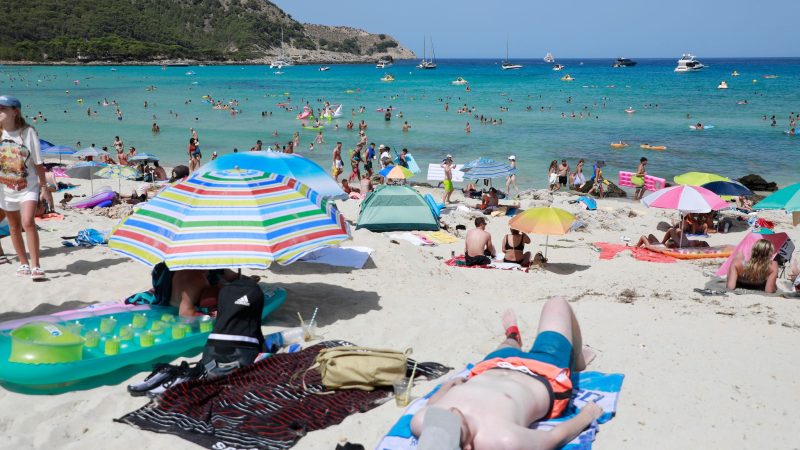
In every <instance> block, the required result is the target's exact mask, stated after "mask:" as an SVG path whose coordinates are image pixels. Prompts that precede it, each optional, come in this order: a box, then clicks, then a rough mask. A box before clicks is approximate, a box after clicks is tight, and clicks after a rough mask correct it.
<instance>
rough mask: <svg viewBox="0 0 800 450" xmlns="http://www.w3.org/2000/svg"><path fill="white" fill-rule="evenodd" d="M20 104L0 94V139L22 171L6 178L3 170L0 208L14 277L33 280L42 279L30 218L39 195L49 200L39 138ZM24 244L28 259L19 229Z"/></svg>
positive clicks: (51, 200)
mask: <svg viewBox="0 0 800 450" xmlns="http://www.w3.org/2000/svg"><path fill="white" fill-rule="evenodd" d="M20 107H21V103H20V101H19V100H17V99H16V98H14V97H10V96H6V95H0V140H2V143H0V144H2V145H3V147H4V149H7V150H8V151H9V152H10V153H11V154H13V155H18V159H19V160H20V162H22V160H24V164H21V167H22V168H23V170H22V171H18V172H17V173H16V175H14V174H12V175H11V176H10V177H5V175H8V171H7V170H5V168H4V170H3V175H4V177H3V179H2V186H1V187H0V208H2V209H3V210H5V211H6V215H7V217H8V227H9V231H10V232H11V243H12V245H13V246H14V250H15V251H16V252H17V257H18V258H19V263H20V266H19V268H18V269H17V275H18V276H30V277H31V278H32V279H33V280H43V279H45V278H46V275H45V273H44V271H43V270H42V269H41V265H40V264H39V233H38V232H37V231H36V223H35V221H34V215H35V213H36V206H37V204H38V202H39V198H40V196H44V198H45V200H46V201H47V202H48V203H49V204H50V205H52V204H53V198H52V196H51V194H50V191H49V190H48V189H47V181H46V179H45V171H44V166H43V165H42V163H43V161H42V155H41V152H40V148H39V136H38V134H37V133H36V130H34V129H33V127H31V126H30V125H28V124H27V123H26V122H25V118H24V117H23V115H22V112H21V111H20ZM23 229H24V230H25V237H26V238H27V241H28V249H29V250H30V259H28V254H27V252H26V250H25V241H23V239H22V230H23Z"/></svg>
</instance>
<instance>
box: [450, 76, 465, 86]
mask: <svg viewBox="0 0 800 450" xmlns="http://www.w3.org/2000/svg"><path fill="white" fill-rule="evenodd" d="M450 84H452V85H455V86H463V85H465V84H469V81H467V80H465V79H463V78H461V77H458V78H456V79H455V80H453V81H451V82H450Z"/></svg>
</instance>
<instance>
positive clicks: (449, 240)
mask: <svg viewBox="0 0 800 450" xmlns="http://www.w3.org/2000/svg"><path fill="white" fill-rule="evenodd" d="M414 234H415V235H417V236H420V237H425V238H426V239H428V240H430V241H433V242H435V243H437V244H454V243H456V242H458V241H459V239H458V238H457V237H455V236H453V235H452V234H450V233H448V232H446V231H429V232H427V233H423V232H421V231H416V232H414Z"/></svg>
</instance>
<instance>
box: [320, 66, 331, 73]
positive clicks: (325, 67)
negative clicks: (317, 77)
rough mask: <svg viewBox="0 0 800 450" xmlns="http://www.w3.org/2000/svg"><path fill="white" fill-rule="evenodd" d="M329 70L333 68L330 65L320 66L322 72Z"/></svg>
mask: <svg viewBox="0 0 800 450" xmlns="http://www.w3.org/2000/svg"><path fill="white" fill-rule="evenodd" d="M329 70H331V68H330V67H328V66H322V67H320V68H319V71H320V72H327V71H329Z"/></svg>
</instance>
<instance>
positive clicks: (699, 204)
mask: <svg viewBox="0 0 800 450" xmlns="http://www.w3.org/2000/svg"><path fill="white" fill-rule="evenodd" d="M642 203H644V204H645V205H646V206H648V207H650V208H661V209H677V210H678V211H680V212H682V213H707V212H711V211H719V210H720V209H725V208H728V207H730V206H729V205H728V202H726V201H725V200H723V199H722V198H720V196H719V195H717V194H715V193H713V192H711V191H709V190H708V189H706V188H703V187H700V186H683V185H680V186H672V187H668V188H664V189H660V190H658V191H655V192H653V193H652V194H650V195H648V196H647V197H645V198H643V199H642Z"/></svg>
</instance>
